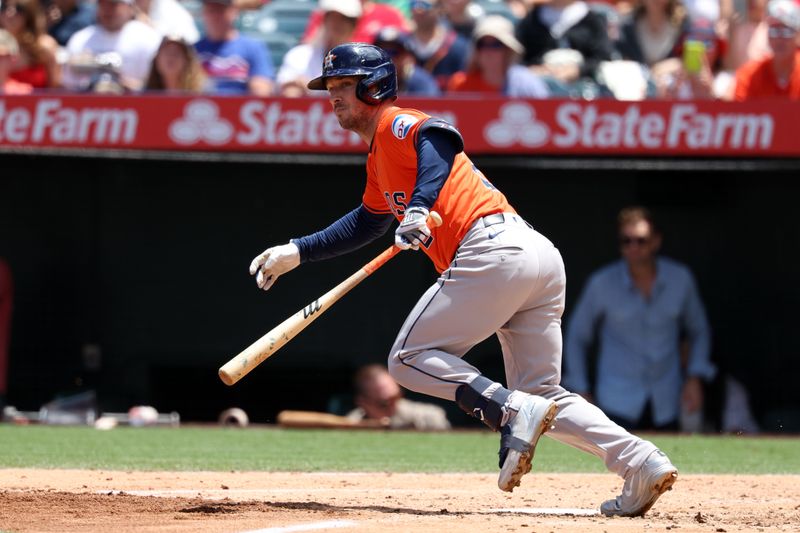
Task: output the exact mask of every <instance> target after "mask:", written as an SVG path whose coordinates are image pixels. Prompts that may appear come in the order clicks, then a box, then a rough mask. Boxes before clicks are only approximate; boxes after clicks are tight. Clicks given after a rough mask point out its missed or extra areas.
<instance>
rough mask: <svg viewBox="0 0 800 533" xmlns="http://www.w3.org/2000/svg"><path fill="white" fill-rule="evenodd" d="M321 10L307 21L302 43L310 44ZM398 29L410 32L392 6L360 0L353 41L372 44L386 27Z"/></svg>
mask: <svg viewBox="0 0 800 533" xmlns="http://www.w3.org/2000/svg"><path fill="white" fill-rule="evenodd" d="M323 15H324V12H323V11H322V10H317V11H314V12H313V13H312V14H311V17H310V18H309V19H308V25H307V26H306V32H305V33H304V34H303V39H302V41H303V42H304V43H307V42H310V41H311V40H313V39H314V36H315V35H316V33H317V30H319V28H320V26H321V25H322V16H323ZM390 26H392V27H395V28H399V29H400V30H402V31H406V32H409V31H411V26H410V24H409V22H408V19H406V17H404V16H403V13H402V12H401V11H400V10H399V9H397V8H396V7H394V6H390V5H387V4H379V3H377V2H372V1H370V0H361V16H360V17H359V18H358V23H357V24H356V29H355V30H354V31H353V41H354V42H358V43H373V42H375V36H376V35H377V34H378V32H379V31H381V29H383V28H386V27H390Z"/></svg>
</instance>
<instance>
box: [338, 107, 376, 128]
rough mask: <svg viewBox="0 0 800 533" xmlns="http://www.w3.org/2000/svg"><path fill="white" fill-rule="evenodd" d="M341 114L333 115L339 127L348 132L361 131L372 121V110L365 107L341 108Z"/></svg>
mask: <svg viewBox="0 0 800 533" xmlns="http://www.w3.org/2000/svg"><path fill="white" fill-rule="evenodd" d="M341 109H342V111H343V112H341V113H335V114H336V119H337V120H338V121H339V125H340V126H341V127H342V128H343V129H346V130H350V131H355V132H359V131H363V130H364V129H365V128H366V126H367V125H368V124H369V121H370V120H371V119H372V111H373V110H372V109H371V108H369V107H366V106H343V107H342V108H341ZM334 112H336V108H335V107H334Z"/></svg>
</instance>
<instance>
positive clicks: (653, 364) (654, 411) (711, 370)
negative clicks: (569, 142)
mask: <svg viewBox="0 0 800 533" xmlns="http://www.w3.org/2000/svg"><path fill="white" fill-rule="evenodd" d="M618 231H619V242H620V249H621V252H622V260H620V261H616V262H614V263H612V264H610V265H608V266H605V267H603V268H601V269H600V270H598V271H597V272H595V273H594V274H593V275H592V276H591V277H590V279H589V281H588V282H587V284H586V286H585V287H584V290H583V293H582V294H581V296H580V298H579V300H578V303H577V304H576V305H575V307H574V309H573V311H572V317H571V319H570V321H569V324H568V327H567V335H566V344H565V354H564V355H565V363H566V375H565V378H564V382H565V383H567V384H568V385H567V386H571V387H572V388H573V389H574V390H575V391H576V392H578V393H580V394H582V395H584V396H586V397H587V399H590V400H591V401H594V400H596V403H597V405H598V407H600V409H602V410H603V411H604V412H605V413H606V414H608V416H609V418H611V419H612V420H614V421H615V422H617V423H618V424H619V425H621V426H623V427H624V428H626V429H628V430H642V429H658V430H662V429H663V430H677V429H678V428H679V418H680V415H681V411H682V410H684V411H685V412H686V413H695V412H699V411H700V410H701V409H702V405H703V386H702V381H701V380H711V379H713V377H714V375H715V373H716V369H715V367H714V365H713V364H712V363H711V362H710V360H709V344H710V341H709V327H708V321H707V320H706V314H705V311H704V309H703V304H702V302H701V301H700V295H699V294H698V292H697V288H696V286H695V282H694V278H693V277H692V274H691V272H689V269H688V268H686V267H685V266H684V265H682V264H680V263H678V262H676V261H673V260H670V259H667V258H663V257H659V256H658V255H657V254H658V250H659V248H660V246H661V235H660V233H659V232H658V230H657V228H656V227H655V225H654V223H653V218H652V216H651V215H650V213H649V211H648V210H646V209H644V208H641V207H631V208H626V209H623V210H622V211H621V212H620V214H619V217H618ZM596 333H599V335H598V338H597V340H598V355H597V372H596V376H597V378H596V385H595V387H594V391H595V392H594V395H592V394H591V391H592V386H591V384H590V383H589V380H588V374H589V370H588V369H587V364H586V361H587V355H588V351H589V347H590V345H592V343H593V341H594V339H595V335H596ZM682 335H685V341H686V343H687V345H688V361H687V363H686V366H685V368H684V369H682V368H681V357H682V356H681V340H682V339H681V337H682ZM684 375H685V378H684V377H683V376H684ZM592 396H593V397H592Z"/></svg>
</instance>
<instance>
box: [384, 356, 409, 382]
mask: <svg viewBox="0 0 800 533" xmlns="http://www.w3.org/2000/svg"><path fill="white" fill-rule="evenodd" d="M386 366H387V367H388V369H389V375H391V376H392V377H393V378H394V380H395V381H396V382H398V383H399V384H400V385H403V382H404V381H406V377H407V375H408V367H407V366H406V365H404V364H403V360H402V359H401V357H400V352H399V351H393V352H392V353H391V354H390V355H389V361H388V362H387V365H386Z"/></svg>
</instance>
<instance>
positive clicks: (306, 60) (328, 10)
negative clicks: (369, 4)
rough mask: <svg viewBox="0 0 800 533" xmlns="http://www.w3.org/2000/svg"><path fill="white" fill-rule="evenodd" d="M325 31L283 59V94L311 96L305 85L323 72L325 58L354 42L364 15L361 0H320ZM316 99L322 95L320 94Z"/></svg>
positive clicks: (281, 89)
mask: <svg viewBox="0 0 800 533" xmlns="http://www.w3.org/2000/svg"><path fill="white" fill-rule="evenodd" d="M319 8H320V12H321V13H323V17H322V28H321V30H320V31H318V32H316V36H315V38H314V40H313V41H312V42H310V43H303V44H299V45H297V46H295V47H293V48H292V49H290V50H289V51H288V52H286V55H285V56H284V58H283V64H281V68H280V69H279V70H278V77H277V81H278V86H279V88H280V89H279V90H280V94H281V95H282V96H285V97H289V98H293V97H299V96H310V95H311V91H310V90H309V89H308V88H307V87H306V84H308V82H309V81H310V80H312V79H314V78H316V77H317V76H319V75H320V74H321V73H322V58H323V56H324V55H325V53H326V52H327V51H328V50H330V49H331V48H333V47H334V46H337V45H340V44H342V43H346V42H349V41H351V40H353V31H354V30H355V28H356V24H357V23H358V18H359V17H360V16H361V2H360V1H359V0H320V2H319ZM314 96H319V93H318V92H315V93H314Z"/></svg>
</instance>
